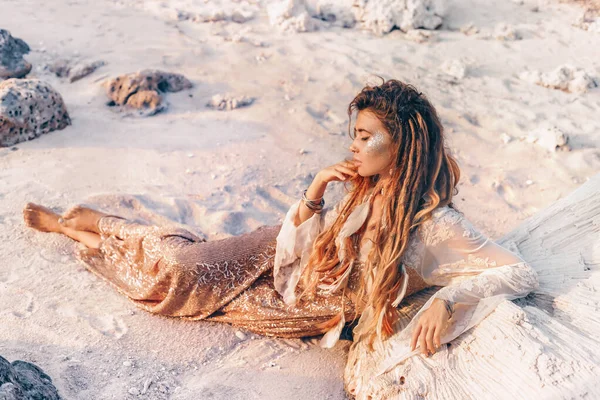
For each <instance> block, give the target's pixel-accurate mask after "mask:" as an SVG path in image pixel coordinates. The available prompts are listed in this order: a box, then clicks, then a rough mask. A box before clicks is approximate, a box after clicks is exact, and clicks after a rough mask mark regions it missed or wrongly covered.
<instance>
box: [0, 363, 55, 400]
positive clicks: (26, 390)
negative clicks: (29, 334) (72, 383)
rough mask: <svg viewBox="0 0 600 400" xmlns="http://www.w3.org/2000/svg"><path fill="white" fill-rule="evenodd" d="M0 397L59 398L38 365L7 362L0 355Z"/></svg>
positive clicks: (21, 399)
mask: <svg viewBox="0 0 600 400" xmlns="http://www.w3.org/2000/svg"><path fill="white" fill-rule="evenodd" d="M0 399H2V400H30V399H31V400H35V399H44V400H60V396H59V395H58V391H57V390H56V388H55V387H54V385H53V384H52V379H51V378H50V377H49V376H48V375H46V374H45V373H44V371H42V370H41V369H40V368H39V367H37V366H36V365H34V364H31V363H28V362H25V361H18V360H17V361H13V362H12V363H10V362H8V360H6V359H5V358H4V357H1V356H0Z"/></svg>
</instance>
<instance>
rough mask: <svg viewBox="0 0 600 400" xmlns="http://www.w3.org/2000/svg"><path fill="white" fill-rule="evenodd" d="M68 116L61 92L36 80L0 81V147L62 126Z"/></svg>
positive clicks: (68, 122) (69, 120)
mask: <svg viewBox="0 0 600 400" xmlns="http://www.w3.org/2000/svg"><path fill="white" fill-rule="evenodd" d="M70 124H71V118H70V117H69V114H68V112H67V108H66V107H65V104H64V102H63V99H62V97H61V95H60V94H59V93H58V92H56V91H55V90H54V89H53V88H52V87H51V86H50V85H48V84H47V83H45V82H42V81H40V80H37V79H8V80H5V81H3V82H0V147H7V146H13V145H14V144H16V143H19V142H23V141H25V140H31V139H34V138H36V137H38V136H40V135H41V134H43V133H48V132H51V131H54V130H57V129H63V128H65V127H66V126H67V125H70Z"/></svg>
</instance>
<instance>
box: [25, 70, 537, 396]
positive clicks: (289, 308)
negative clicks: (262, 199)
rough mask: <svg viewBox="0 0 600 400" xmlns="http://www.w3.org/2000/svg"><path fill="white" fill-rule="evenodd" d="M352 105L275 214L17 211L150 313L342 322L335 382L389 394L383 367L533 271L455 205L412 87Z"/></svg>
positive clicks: (526, 284)
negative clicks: (327, 200) (410, 309)
mask: <svg viewBox="0 0 600 400" xmlns="http://www.w3.org/2000/svg"><path fill="white" fill-rule="evenodd" d="M354 111H356V112H357V117H356V122H355V127H354V129H353V131H350V136H351V138H352V139H353V141H352V143H351V145H350V150H351V151H352V153H353V154H354V157H353V159H352V160H346V161H342V162H340V163H337V164H335V165H332V166H330V167H327V168H325V169H323V170H321V171H320V172H319V173H317V174H316V176H315V178H314V180H313V182H312V183H311V185H310V186H309V187H308V189H307V190H306V191H305V192H304V194H303V196H302V199H301V200H298V201H297V202H296V203H295V204H293V205H292V206H291V208H290V209H289V211H288V213H287V215H286V216H285V219H284V221H283V224H282V225H279V226H273V227H261V228H259V229H257V230H255V231H254V232H251V233H248V234H244V235H241V236H237V237H231V238H227V239H223V240H218V241H211V242H206V241H204V240H201V239H200V238H198V237H197V236H195V235H194V234H192V233H190V232H189V231H187V230H184V229H180V228H170V227H158V226H147V225H140V224H137V223H134V222H132V221H129V220H126V219H123V218H120V217H118V216H113V215H107V214H104V213H102V212H99V211H95V210H92V209H89V208H85V207H82V206H77V207H74V208H72V209H71V210H69V211H67V212H66V213H65V214H64V215H63V216H62V217H61V216H59V215H58V214H55V213H54V212H52V211H50V210H49V209H47V208H45V207H42V206H39V205H35V204H32V203H29V204H27V206H26V207H25V209H24V217H25V222H26V224H27V225H28V226H30V227H32V228H35V229H37V230H40V231H44V232H58V233H62V234H65V235H67V236H69V237H70V238H73V239H75V240H77V241H79V242H81V243H83V244H85V245H86V246H87V249H84V250H81V251H79V252H78V258H79V259H80V260H82V261H83V262H84V263H85V265H86V266H87V268H88V269H90V270H91V271H92V272H94V273H96V274H98V275H99V276H101V277H102V278H104V279H106V280H107V281H108V282H110V283H111V284H113V285H114V286H115V287H116V288H117V289H118V290H119V291H120V292H122V293H123V294H125V295H126V296H127V297H129V298H130V299H131V300H132V301H133V302H135V303H136V304H137V305H138V306H140V307H141V308H143V309H145V310H147V311H150V312H153V313H157V314H161V315H167V316H172V317H181V318H187V319H206V320H211V321H221V322H228V323H231V324H233V325H236V326H239V327H242V328H245V329H248V330H250V331H254V332H258V333H260V334H264V335H271V336H280V337H302V336H313V335H318V334H322V333H324V336H323V338H322V339H321V344H322V346H324V347H332V346H333V345H334V344H335V343H336V342H337V341H338V339H339V337H340V334H341V332H342V329H343V328H344V326H345V325H346V324H347V323H348V324H352V326H353V329H352V333H353V344H352V346H351V347H350V352H349V360H348V364H347V366H346V371H345V376H344V379H345V388H346V390H347V392H348V393H349V394H350V395H351V396H354V397H356V398H359V399H363V398H365V399H366V398H388V396H387V395H386V394H385V393H392V392H397V391H399V390H400V386H401V385H402V383H403V382H402V381H401V379H391V378H390V379H381V377H386V376H388V377H390V376H392V377H393V376H395V375H394V370H396V369H398V368H399V367H400V365H401V364H402V362H403V361H404V360H406V359H407V358H409V357H411V356H413V355H418V354H422V355H423V356H428V355H431V354H433V353H434V352H436V351H437V350H438V349H440V348H441V346H442V345H444V344H445V343H448V342H450V341H451V340H453V339H454V338H456V337H457V336H458V335H460V334H461V333H463V332H464V331H466V330H468V329H470V328H471V327H473V326H474V325H476V324H478V323H479V322H480V321H481V320H482V319H483V318H485V316H487V315H488V314H489V313H490V312H491V311H492V310H493V309H494V308H495V307H496V306H497V305H498V304H499V303H500V302H501V301H503V300H505V299H515V298H518V297H523V296H525V295H527V294H528V293H529V292H530V291H532V290H534V289H535V288H537V287H538V279H537V274H536V272H535V271H534V270H533V269H532V268H531V267H530V265H529V264H527V263H526V262H525V261H524V260H523V259H521V258H520V257H519V256H517V255H516V254H514V253H513V252H511V251H509V250H508V249H506V248H503V247H501V246H499V245H497V244H496V243H494V242H493V241H491V240H489V239H488V238H487V237H485V236H484V235H482V234H481V233H480V232H479V231H478V230H477V229H476V228H475V227H474V226H473V225H472V224H471V223H469V221H468V220H467V219H466V218H465V217H464V215H463V214H462V213H460V212H459V211H457V210H456V209H455V208H454V205H453V203H452V198H453V196H454V195H455V194H456V193H457V189H456V185H457V183H458V181H459V178H460V170H459V167H458V164H457V163H456V161H455V160H454V158H453V157H452V156H451V155H450V154H449V153H448V150H447V149H446V147H445V142H444V134H443V128H442V125H441V123H440V120H439V118H438V115H437V113H436V110H435V108H434V107H433V106H432V105H431V103H430V102H429V101H428V99H427V98H426V97H425V96H424V95H423V94H422V93H420V92H419V91H418V90H416V89H415V88H414V87H413V86H411V85H408V84H405V83H402V82H399V81H397V80H389V81H384V82H383V83H382V84H381V85H379V86H366V87H365V88H363V89H362V91H361V92H360V93H359V94H358V95H357V96H356V97H355V98H354V100H352V102H351V103H350V105H349V107H348V116H349V118H350V123H351V121H352V115H353V113H354ZM349 127H350V124H349ZM335 181H342V182H347V183H348V185H346V188H347V194H346V195H345V197H344V198H343V199H342V200H341V201H340V202H339V203H337V204H336V205H335V206H334V207H331V208H329V207H328V208H325V207H324V200H323V195H324V193H325V191H326V188H327V186H328V184H329V183H330V182H335ZM430 286H442V288H440V290H438V291H437V292H436V293H435V294H434V295H433V296H432V297H431V298H429V300H428V301H427V302H426V303H425V304H424V305H423V306H422V307H421V309H420V310H419V311H418V312H417V313H416V314H415V315H414V316H413V317H412V318H410V319H409V320H408V321H407V320H406V318H404V319H403V318H401V317H402V309H401V308H399V307H398V306H399V304H400V302H401V301H402V300H403V299H404V298H405V297H407V296H408V295H410V294H412V293H415V292H417V291H419V290H421V289H423V288H426V287H430ZM403 304H404V303H403ZM396 375H398V374H396ZM402 378H404V377H402ZM394 385H397V386H398V387H396V388H394V387H393V386H394Z"/></svg>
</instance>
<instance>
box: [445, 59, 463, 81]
mask: <svg viewBox="0 0 600 400" xmlns="http://www.w3.org/2000/svg"><path fill="white" fill-rule="evenodd" d="M440 69H441V70H442V71H444V72H445V73H446V74H448V75H450V76H451V77H453V78H456V79H463V78H464V77H465V76H467V72H468V66H467V64H466V63H465V62H464V61H462V60H446V61H444V62H443V63H442V65H441V66H440Z"/></svg>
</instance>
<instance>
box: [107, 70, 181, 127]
mask: <svg viewBox="0 0 600 400" xmlns="http://www.w3.org/2000/svg"><path fill="white" fill-rule="evenodd" d="M191 87H192V83H191V82H190V81H189V80H188V79H187V78H185V77H184V76H183V75H181V74H172V73H168V72H162V71H157V70H144V71H140V72H136V73H132V74H127V75H121V76H119V77H117V78H114V79H112V80H110V81H108V83H106V94H107V95H108V97H109V98H110V99H111V102H109V103H108V104H109V105H111V106H121V107H122V109H123V110H126V109H130V110H138V114H139V115H144V116H148V115H154V114H156V113H158V112H160V111H162V110H164V109H166V107H167V104H166V102H164V101H163V97H162V93H166V92H179V91H180V90H183V89H189V88H191Z"/></svg>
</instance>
